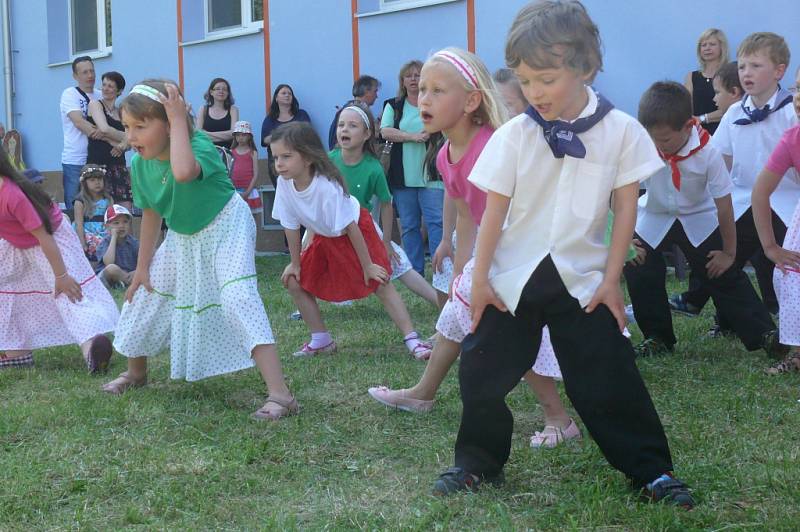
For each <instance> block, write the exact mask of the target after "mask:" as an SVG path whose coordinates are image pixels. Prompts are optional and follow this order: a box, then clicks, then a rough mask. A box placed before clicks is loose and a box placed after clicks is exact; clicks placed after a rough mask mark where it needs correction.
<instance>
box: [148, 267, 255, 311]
mask: <svg viewBox="0 0 800 532" xmlns="http://www.w3.org/2000/svg"><path fill="white" fill-rule="evenodd" d="M257 277H258V275H257V274H254V275H245V276H244V277H237V278H236V279H231V280H230V281H226V282H225V283H223V284H222V286H220V287H219V289H220V290H222V289H223V288H225V287H226V286H228V285H231V284H233V283H238V282H239V281H246V280H247V279H254V278H257ZM153 292H155V293H156V294H158V295H160V296H162V297H166V298H167V299H177V298H176V297H175V296H174V295H173V294H168V293H166V292H160V291H158V290H156V289H155V288H153ZM214 307H222V305H221V304H219V303H211V304H209V305H206V306H205V307H202V308H199V309H197V310H194V305H175V310H191V311H192V312H194V313H195V314H200V313H201V312H205V311H206V310H208V309H211V308H214Z"/></svg>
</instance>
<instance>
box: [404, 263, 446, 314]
mask: <svg viewBox="0 0 800 532" xmlns="http://www.w3.org/2000/svg"><path fill="white" fill-rule="evenodd" d="M399 279H400V282H401V283H403V284H404V285H406V287H408V289H409V290H411V291H412V292H414V293H415V294H417V295H418V296H419V297H421V298H422V299H424V300H425V301H427V302H428V303H430V304H431V305H436V306H438V305H439V300H438V297H437V296H436V290H435V289H434V288H433V287H432V286H431V285H429V284H428V281H426V280H425V278H424V277H423V276H421V275H420V274H419V273H418V272H417V271H416V270H414V269H411V270H408V271H407V272H406V273H404V274H403V275H401V276H400V277H399Z"/></svg>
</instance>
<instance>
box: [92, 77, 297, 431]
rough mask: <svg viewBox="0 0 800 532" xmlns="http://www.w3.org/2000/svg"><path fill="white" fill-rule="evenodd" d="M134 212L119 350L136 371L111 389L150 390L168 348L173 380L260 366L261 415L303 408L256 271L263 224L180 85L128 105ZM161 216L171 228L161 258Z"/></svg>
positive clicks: (151, 89)
mask: <svg viewBox="0 0 800 532" xmlns="http://www.w3.org/2000/svg"><path fill="white" fill-rule="evenodd" d="M120 108H121V113H122V122H123V124H125V131H126V132H127V135H128V142H129V143H130V145H131V147H132V148H133V149H134V150H136V155H135V156H134V157H133V161H132V163H131V176H132V185H133V200H134V204H135V205H136V206H137V207H139V208H141V209H142V211H143V212H142V227H141V231H140V234H141V248H140V250H139V259H138V262H137V265H136V273H135V274H134V275H133V278H132V279H131V285H130V287H129V288H128V290H127V292H126V294H125V304H124V305H123V307H122V316H121V317H120V320H119V325H118V326H117V330H116V338H115V339H114V347H116V349H117V351H119V352H120V353H121V354H123V355H124V356H126V357H128V371H126V372H124V373H122V374H121V375H120V376H119V377H118V378H117V379H114V380H113V381H111V382H109V383H108V384H106V385H105V386H104V388H103V389H104V390H105V391H107V392H109V393H112V394H121V393H124V392H125V391H127V390H128V389H130V388H135V387H140V386H144V385H145V384H146V382H147V357H150V356H155V355H157V354H158V353H160V352H161V351H163V350H164V349H166V348H169V350H170V369H171V371H170V376H171V377H172V378H173V379H180V378H185V379H186V380H187V381H196V380H200V379H203V378H206V377H211V376H214V375H220V374H223V373H230V372H233V371H238V370H241V369H244V368H249V367H252V366H253V365H254V363H255V365H256V366H258V369H259V371H260V373H261V376H262V377H263V379H264V381H265V382H266V384H267V388H268V389H269V393H270V395H269V396H268V397H267V401H266V403H265V404H264V406H263V407H262V408H260V409H259V410H258V411H256V412H255V414H254V416H255V417H256V418H258V419H270V420H277V419H280V418H282V417H285V416H288V415H291V414H295V413H297V411H298V410H299V407H298V405H297V401H295V399H294V397H292V395H291V393H290V392H289V389H288V388H287V387H286V382H285V381H284V378H283V372H282V370H281V364H280V361H279V359H278V352H277V350H276V349H275V341H274V339H273V336H272V330H271V329H270V325H269V320H268V319H267V314H266V312H265V311H264V305H263V303H262V302H261V297H260V296H259V294H258V286H257V282H256V271H255V261H254V255H255V226H254V225H253V218H252V216H250V209H248V208H247V204H246V203H245V202H244V201H243V200H242V198H241V197H240V196H239V195H238V194H236V193H235V192H234V190H233V187H232V186H231V181H230V179H229V178H228V175H227V172H226V170H225V166H224V165H223V163H222V161H221V160H220V157H219V154H218V152H217V150H216V149H215V148H214V144H213V143H212V142H211V140H210V139H209V137H208V136H207V135H206V134H205V133H202V132H199V131H194V128H193V127H192V122H191V118H190V117H189V115H188V113H187V108H186V104H185V103H184V100H183V97H182V96H181V94H180V90H179V89H178V87H176V86H175V84H174V83H173V82H171V81H167V80H152V79H151V80H145V81H143V82H141V83H140V84H138V85H136V86H135V87H134V88H133V89H131V92H130V94H129V95H128V97H127V98H125V100H124V101H123V102H122V105H121V106H120ZM162 216H163V217H164V219H165V220H166V222H167V225H168V226H169V229H170V230H169V231H168V232H167V236H166V239H165V240H164V242H163V243H162V244H161V246H159V247H158V249H157V250H156V240H157V238H158V235H159V231H160V229H161V219H162Z"/></svg>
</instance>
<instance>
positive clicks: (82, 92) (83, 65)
mask: <svg viewBox="0 0 800 532" xmlns="http://www.w3.org/2000/svg"><path fill="white" fill-rule="evenodd" d="M72 77H73V78H74V79H75V81H76V82H77V86H74V87H67V88H66V89H64V92H62V93H61V129H62V130H63V132H64V150H63V151H62V152H61V171H62V175H63V177H62V180H63V185H64V204H65V205H66V206H67V209H70V208H72V202H73V201H75V196H77V195H78V186H79V184H80V176H81V168H83V165H85V164H86V157H87V154H88V146H89V138H93V139H98V140H100V139H102V138H103V133H102V132H101V131H100V130H98V129H97V128H96V127H95V126H94V125H93V124H92V123H91V122H89V121H88V116H89V102H91V101H92V100H97V99H99V98H100V97H101V96H102V95H101V93H100V91H99V90H97V89H95V88H94V82H95V74H94V63H93V62H92V58H91V57H89V56H88V55H82V56H80V57H76V58H75V59H74V60H73V61H72Z"/></svg>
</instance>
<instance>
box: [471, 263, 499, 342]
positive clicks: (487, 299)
mask: <svg viewBox="0 0 800 532" xmlns="http://www.w3.org/2000/svg"><path fill="white" fill-rule="evenodd" d="M489 305H492V306H494V307H495V308H497V310H499V311H500V312H506V311H507V310H508V309H507V308H506V306H505V305H504V304H503V302H502V301H501V300H500V298H499V297H497V294H496V293H495V291H494V289H493V288H492V285H490V284H489V281H488V279H485V280H480V279H476V278H475V277H473V278H472V301H471V302H470V312H471V313H472V326H471V327H470V328H469V332H471V333H474V332H475V330H476V329H477V328H478V324H479V323H480V322H481V317H483V311H484V310H486V307H487V306H489Z"/></svg>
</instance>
